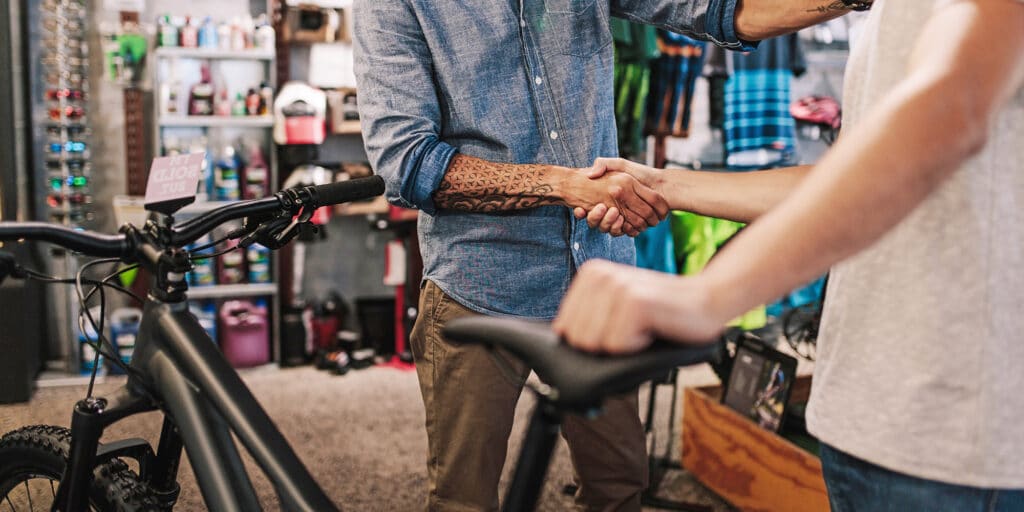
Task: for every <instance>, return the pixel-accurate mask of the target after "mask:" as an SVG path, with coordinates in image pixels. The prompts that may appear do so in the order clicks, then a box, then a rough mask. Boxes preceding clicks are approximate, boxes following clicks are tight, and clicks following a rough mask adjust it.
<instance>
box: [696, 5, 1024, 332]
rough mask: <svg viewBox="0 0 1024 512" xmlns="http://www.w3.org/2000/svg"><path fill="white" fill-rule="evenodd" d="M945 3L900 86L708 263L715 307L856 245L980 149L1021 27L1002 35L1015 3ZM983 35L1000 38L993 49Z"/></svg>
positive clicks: (748, 300) (1014, 70)
mask: <svg viewBox="0 0 1024 512" xmlns="http://www.w3.org/2000/svg"><path fill="white" fill-rule="evenodd" d="M952 5H953V6H952V7H946V8H944V10H943V11H942V13H941V14H939V15H936V18H935V19H933V20H932V22H931V23H929V25H928V27H927V28H926V29H925V31H924V33H923V35H922V38H921V39H919V40H918V43H917V45H916V46H915V53H914V54H913V56H912V58H911V62H912V71H911V72H910V73H909V74H908V76H907V78H905V79H904V81H903V82H902V83H901V84H900V86H899V87H897V88H896V89H895V90H893V91H892V92H891V93H890V94H889V95H887V96H886V97H885V98H884V99H883V100H882V101H881V102H880V103H879V105H878V106H877V107H876V108H875V109H874V110H873V111H872V112H871V114H870V115H868V116H867V117H865V119H864V120H863V121H862V122H861V123H860V124H859V125H858V126H857V128H855V129H854V130H852V131H850V132H849V133H844V135H843V136H842V137H840V139H839V141H838V143H837V144H836V145H835V146H834V147H833V148H832V151H831V152H829V153H828V154H827V155H826V156H825V158H824V159H823V160H822V161H821V163H820V164H819V165H818V166H816V168H815V169H814V170H813V171H812V172H811V173H810V174H809V175H808V176H807V178H806V179H805V180H803V182H802V183H801V185H800V186H799V187H798V188H797V189H796V190H795V191H794V192H793V194H792V195H791V196H790V197H789V198H788V199H787V200H786V201H784V202H783V203H782V204H781V205H779V207H778V208H777V209H775V210H773V211H771V212H769V213H768V214H766V215H765V216H764V217H763V218H762V219H760V220H759V221H758V222H756V223H754V224H753V225H752V226H751V227H750V228H748V229H747V230H746V231H745V232H744V233H743V234H741V235H740V236H739V237H737V239H736V240H734V241H733V242H732V243H730V244H729V247H727V248H726V249H725V250H724V251H723V252H722V253H721V254H719V255H717V257H716V258H715V260H714V261H713V262H712V263H711V264H709V265H708V268H707V269H706V275H705V278H706V279H707V282H708V283H709V287H710V288H711V289H712V290H713V292H712V293H711V295H713V296H714V299H713V301H714V302H715V303H716V304H718V307H717V308H716V309H718V308H723V309H720V311H722V313H721V314H722V315H725V316H727V315H728V312H731V311H744V310H745V309H746V308H749V307H752V306H754V305H756V304H759V303H762V302H765V301H768V300H772V299H774V298H775V297H778V296H779V295H781V294H783V293H785V292H786V291H787V290H789V289H792V288H793V287H795V286H797V285H799V284H801V283H804V282H807V281H809V280H810V279H813V278H814V277H815V276H817V275H820V274H821V273H822V272H824V271H825V270H827V269H828V268H829V267H830V266H831V265H833V264H834V263H836V262H838V261H841V260H842V259H845V258H846V257H849V256H850V255H852V254H854V253H856V252H858V251H859V250H861V249H864V248H866V247H868V246H869V245H871V244H872V243H874V242H875V241H877V240H878V239H879V238H881V237H882V236H883V235H884V234H885V232H887V231H888V230H889V229H891V228H892V227H893V226H895V225H896V224H897V223H899V222H900V221H901V220H902V219H903V218H904V217H906V216H907V215H908V214H909V213H910V212H911V211H912V210H913V209H914V208H916V207H917V205H919V204H920V203H921V202H922V201H924V200H925V198H926V197H927V196H928V195H929V194H931V193H932V192H933V191H934V190H935V189H936V188H937V187H938V186H939V185H940V184H942V183H943V181H944V180H946V179H947V178H948V177H949V176H950V175H951V174H952V173H953V172H954V171H955V170H956V169H957V168H959V166H960V165H961V164H962V163H963V162H965V161H966V160H967V159H968V158H969V157H970V156H972V155H973V154H974V153H976V152H977V151H978V150H980V148H981V147H983V145H984V142H985V140H986V136H987V130H988V125H989V123H990V119H991V117H992V116H993V115H995V113H996V112H998V110H999V108H1000V106H1001V104H1002V103H1004V102H1005V101H1006V100H1007V98H1009V97H1012V95H1013V94H1014V93H1015V91H1017V90H1018V88H1019V87H1020V86H1021V84H1022V83H1024V58H1021V57H1022V56H1024V34H1022V33H1020V32H1019V31H1016V32H1014V30H1015V29H1014V27H1017V28H1019V27H1020V25H1019V23H1020V22H1021V20H1022V19H1024V9H1021V7H1020V6H1019V4H1015V3H1014V2H998V1H993V2H980V1H975V2H968V1H964V2H958V3H956V4H952ZM1015 9H1021V10H1015ZM991 33H999V34H1004V37H1003V39H1002V40H1001V41H1000V45H999V46H998V47H993V46H992V45H991V44H990V41H991V38H990V34H991Z"/></svg>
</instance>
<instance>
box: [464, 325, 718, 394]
mask: <svg viewBox="0 0 1024 512" xmlns="http://www.w3.org/2000/svg"><path fill="white" fill-rule="evenodd" d="M444 335H445V336H446V337H448V338H450V339H452V340H454V341H457V342H460V343H479V344H484V345H487V346H490V347H500V348H502V349H504V350H506V351H508V352H509V353H511V354H512V355H514V356H515V357H517V358H519V359H521V360H522V361H523V362H524V363H526V365H527V367H529V368H530V369H532V370H533V371H534V372H536V373H537V376H538V377H540V380H541V381H543V382H544V383H545V384H547V385H548V386H550V387H551V388H552V389H553V390H554V391H555V393H554V394H553V395H552V396H551V397H549V398H551V399H552V401H553V402H555V403H556V404H557V405H559V406H562V407H566V408H572V409H582V410H585V409H589V408H592V407H595V406H599V405H600V404H601V402H602V401H603V400H604V398H606V397H608V396H609V395H613V394H616V393H624V392H626V391H631V390H633V389H635V388H637V387H638V386H640V384H643V383H644V382H646V381H648V380H651V379H653V378H656V377H661V376H663V375H664V374H665V373H666V372H668V371H669V370H671V369H672V368H675V367H678V366H689V365H693V364H698V363H705V362H711V361H713V360H714V359H715V358H716V357H717V353H718V351H717V347H716V346H715V345H714V344H711V345H705V346H681V345H679V344H676V343H670V342H666V341H656V342H655V343H654V344H653V345H651V347H650V348H648V349H647V350H644V351H643V352H638V353H636V354H630V355H624V356H610V355H601V354H591V353H586V352H581V351H579V350H576V349H574V348H572V347H570V346H568V345H566V344H565V343H563V342H562V341H561V340H560V339H559V338H558V336H556V335H555V333H554V332H552V331H551V328H550V325H549V324H546V323H539V322H527V321H523V320H514V319H504V318H492V317H468V318H458V319H455V320H452V321H451V322H449V323H448V325H446V326H445V328H444Z"/></svg>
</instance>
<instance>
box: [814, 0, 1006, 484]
mask: <svg viewBox="0 0 1024 512" xmlns="http://www.w3.org/2000/svg"><path fill="white" fill-rule="evenodd" d="M936 5H938V2H935V1H933V0H917V1H906V0H903V1H889V2H887V1H883V0H880V1H876V2H875V4H874V7H873V8H872V10H871V13H870V15H869V16H868V18H867V20H866V21H865V24H864V26H863V27H862V28H863V32H862V34H861V36H860V39H859V41H858V44H857V45H856V47H855V48H854V49H853V51H852V52H851V55H850V60H849V62H848V64H847V71H846V89H845V91H844V95H843V98H844V105H843V115H844V123H845V124H847V126H855V125H856V124H857V123H858V122H859V121H860V120H861V119H862V118H863V117H864V115H865V114H866V112H867V111H868V110H869V109H870V108H871V107H872V106H874V105H877V104H878V103H879V101H880V100H881V98H883V97H884V96H885V94H886V93H887V92H889V91H890V90H892V89H893V87H894V86H895V85H896V84H897V83H898V82H899V81H900V79H901V78H902V77H903V76H904V74H905V70H906V67H907V59H908V56H909V53H910V51H911V49H912V46H913V44H914V41H915V39H916V38H917V36H918V33H919V32H920V30H921V28H922V27H923V25H924V23H925V21H926V20H927V18H928V17H929V16H930V14H931V12H932V9H933V7H935V6H936ZM1022 29H1024V28H1022ZM992 44H993V45H998V44H999V37H998V34H993V37H992ZM947 129H949V130H957V127H956V126H949V127H947ZM885 186H886V184H885V183H879V184H878V187H885ZM821 333H822V334H821V337H820V340H819V350H818V361H817V363H816V365H815V372H814V387H813V391H812V396H811V403H810V406H809V410H808V425H809V427H810V431H811V432H812V433H813V434H814V435H816V436H817V437H818V438H819V439H821V440H822V441H823V442H825V443H828V444H830V445H832V446H834V447H836V448H837V449H839V450H842V451H844V452H847V453H849V454H851V455H853V456H856V457H859V458H862V459H865V460H867V461H870V462H872V463H874V464H877V465H880V466H882V467H885V468H888V469H891V470H894V471H898V472H902V473H907V474H911V475H914V476H917V477H921V478H927V479H933V480H939V481H944V482H950V483H956V484H962V485H971V486H978V487H1001V488H1024V88H1022V89H1021V90H1018V91H1017V93H1016V94H1015V96H1014V97H1013V99H1012V100H1011V101H1010V102H1009V104H1008V105H1006V106H1005V107H1004V109H1003V110H1002V112H1001V113H1000V115H999V116H998V119H997V120H996V121H995V123H994V124H992V125H991V126H990V129H989V138H988V141H987V144H986V146H985V148H984V149H983V150H982V152H981V153H980V154H978V155H977V156H975V157H974V158H972V159H971V160H970V161H968V162H967V163H966V164H964V165H963V166H962V167H961V168H960V169H959V170H957V171H956V173H955V174H953V175H952V176H951V177H950V179H949V180H948V181H947V182H945V183H944V184H943V185H941V186H940V187H939V188H938V189H937V190H936V191H935V192H934V193H933V194H932V195H931V196H930V197H929V198H928V199H927V200H926V201H925V202H924V203H922V204H921V205H920V206H919V207H918V208H916V209H915V210H914V211H913V212H912V213H911V214H910V216H908V217H907V218H906V219H904V220H903V222H901V223H900V224H899V225H898V226H896V227H895V228H894V229H893V230H892V231H890V232H889V233H888V234H887V235H886V236H885V237H884V238H883V239H882V240H880V241H879V242H878V243H876V244H875V245H874V246H872V247H871V248H870V249H868V250H866V251H864V252H862V253H860V254H859V255H857V256H856V257H854V258H852V259H850V260H848V261H846V262H844V263H842V264H840V265H837V266H836V267H835V268H834V269H833V270H832V274H831V278H830V281H829V284H828V297H827V298H826V312H825V317H824V319H823V325H822V329H821Z"/></svg>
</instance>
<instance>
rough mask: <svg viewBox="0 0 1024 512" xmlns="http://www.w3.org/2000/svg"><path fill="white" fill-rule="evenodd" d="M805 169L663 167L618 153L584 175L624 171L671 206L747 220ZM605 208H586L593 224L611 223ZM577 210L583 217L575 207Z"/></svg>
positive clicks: (774, 202) (791, 186)
mask: <svg viewBox="0 0 1024 512" xmlns="http://www.w3.org/2000/svg"><path fill="white" fill-rule="evenodd" d="M810 170H811V166H809V165H801V166H796V167H786V168H782V169H773V170H768V171H756V172H709V171H687V170H681V169H664V170H663V169H655V168H653V167H648V166H646V165H642V164H638V163H636V162H631V161H629V160H625V159H622V158H598V159H597V160H596V161H594V166H593V167H592V168H591V170H590V172H588V176H590V177H598V176H603V175H605V173H608V172H625V173H627V174H629V175H631V176H633V177H635V178H636V179H638V180H640V182H641V183H643V184H644V185H647V186H648V187H650V188H652V189H654V190H656V191H657V192H660V193H661V195H663V196H664V197H665V200H666V201H668V206H669V208H670V209H672V210H683V211H688V212H694V213H699V214H701V215H707V216H709V217H718V218H721V219H728V220H734V221H737V222H751V221H753V220H754V219H756V218H757V217H760V216H761V215H762V214H763V213H765V212H767V211H768V210H770V209H772V208H774V207H775V206H776V205H777V204H779V203H780V202H782V200H783V199H785V198H786V197H787V196H788V195H789V194H790V192H792V191H793V189H794V188H796V185H797V184H798V183H800V180H802V179H803V178H804V176H806V175H807V173H808V172H809V171H810ZM604 212H605V210H604V209H601V208H595V209H594V210H590V211H588V212H587V213H588V215H587V218H588V219H587V220H588V222H589V223H590V225H591V226H592V227H602V228H604V227H607V226H609V225H610V222H609V221H608V220H607V219H605V218H604V217H607V215H606V214H605V215H602V214H604ZM576 215H577V216H578V217H581V218H582V214H581V212H580V211H577V212H576ZM602 221H604V225H603V226H602V225H601V222H602ZM605 231H607V229H605Z"/></svg>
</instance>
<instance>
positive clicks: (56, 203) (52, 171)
mask: <svg viewBox="0 0 1024 512" xmlns="http://www.w3.org/2000/svg"><path fill="white" fill-rule="evenodd" d="M40 14H41V17H40V19H41V25H42V32H43V36H42V38H41V40H40V43H41V44H40V54H41V55H40V56H41V59H40V62H41V63H42V77H43V78H42V80H43V84H42V85H43V89H44V92H43V96H44V98H45V102H46V113H45V121H44V125H45V127H46V137H45V139H43V155H44V162H45V166H46V178H47V181H46V184H47V196H46V204H47V206H48V214H49V215H48V217H49V219H48V220H50V221H51V222H58V223H61V224H64V225H68V226H79V225H81V224H82V223H84V222H87V221H89V220H92V219H93V211H92V201H93V200H92V194H91V193H90V184H91V179H90V178H91V177H90V174H91V166H90V165H89V156H90V150H89V142H88V138H89V124H88V117H87V115H86V114H87V112H86V101H85V100H86V94H88V87H89V84H88V62H89V48H88V43H87V42H86V33H85V27H84V25H83V23H84V22H83V20H84V19H85V18H86V4H85V2H84V1H82V0H47V1H44V2H42V3H41V4H40Z"/></svg>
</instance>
